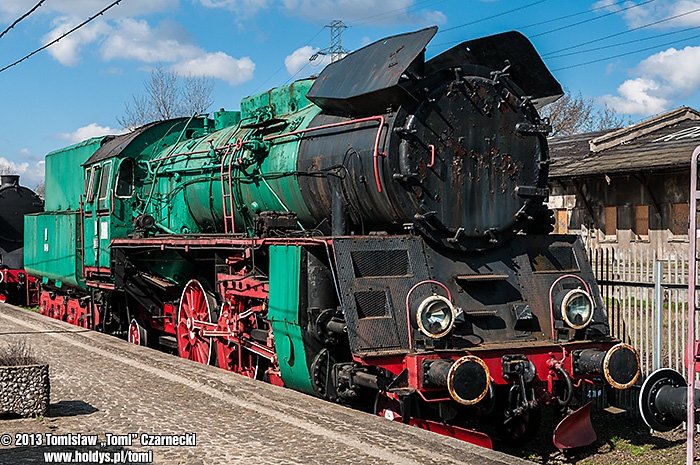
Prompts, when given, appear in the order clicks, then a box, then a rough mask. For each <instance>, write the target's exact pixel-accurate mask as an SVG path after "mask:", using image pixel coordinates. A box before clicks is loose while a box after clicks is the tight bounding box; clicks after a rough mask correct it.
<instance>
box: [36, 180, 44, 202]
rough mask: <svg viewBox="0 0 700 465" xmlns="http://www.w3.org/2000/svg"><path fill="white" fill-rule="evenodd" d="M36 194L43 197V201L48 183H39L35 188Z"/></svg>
mask: <svg viewBox="0 0 700 465" xmlns="http://www.w3.org/2000/svg"><path fill="white" fill-rule="evenodd" d="M34 192H36V195H38V196H39V197H41V198H42V199H43V198H44V194H45V193H46V182H45V181H39V183H38V184H37V185H36V187H35V188H34Z"/></svg>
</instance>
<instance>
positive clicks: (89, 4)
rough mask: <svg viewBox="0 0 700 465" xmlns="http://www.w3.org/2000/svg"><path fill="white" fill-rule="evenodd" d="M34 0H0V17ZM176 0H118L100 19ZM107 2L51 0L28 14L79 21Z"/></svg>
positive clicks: (11, 16)
mask: <svg viewBox="0 0 700 465" xmlns="http://www.w3.org/2000/svg"><path fill="white" fill-rule="evenodd" d="M36 3H37V1H36V0H0V21H6V22H11V21H14V20H15V19H17V18H18V17H20V16H21V15H23V14H24V13H26V12H28V11H29V10H31V9H32V7H34V5H36ZM179 3H180V1H179V0H148V1H137V2H133V1H132V2H121V3H120V4H119V5H116V6H115V7H113V8H111V9H110V10H108V11H107V12H106V13H105V14H104V16H103V17H102V18H103V19H107V20H108V19H113V18H117V17H126V16H141V15H146V14H151V13H156V12H162V11H172V10H174V9H175V8H177V7H178V5H179ZM107 5H109V2H105V1H104V0H51V1H48V2H45V3H44V4H42V5H41V6H40V7H39V8H38V9H37V10H36V11H35V12H34V13H32V15H33V16H34V15H37V16H38V15H52V16H54V15H58V16H76V17H79V18H80V21H79V22H82V21H83V20H85V19H87V18H88V17H90V16H92V15H94V14H95V13H97V12H98V11H101V10H102V9H104V8H105V7H106V6H107Z"/></svg>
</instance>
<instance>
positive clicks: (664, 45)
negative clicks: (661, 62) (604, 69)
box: [552, 34, 700, 71]
mask: <svg viewBox="0 0 700 465" xmlns="http://www.w3.org/2000/svg"><path fill="white" fill-rule="evenodd" d="M698 37H700V34H697V35H694V36H691V37H686V38H684V39H679V40H674V41H672V42H666V43H664V44H658V45H654V46H651V47H646V48H637V49H634V50H632V51H630V52H625V53H620V54H617V55H612V56H609V57H605V58H598V59H595V60H590V61H586V62H583V63H578V64H575V65H569V66H562V67H561V68H556V69H553V70H552V71H561V70H564V69H571V68H578V67H580V66H585V65H590V64H593V63H599V62H601V61H607V60H612V59H613V58H620V57H624V56H627V55H634V54H635V53H640V52H648V51H649V50H655V49H658V48H659V47H667V46H669V45H674V44H677V43H678V42H684V41H686V40H691V39H697V38H698Z"/></svg>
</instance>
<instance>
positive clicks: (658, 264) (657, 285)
mask: <svg viewBox="0 0 700 465" xmlns="http://www.w3.org/2000/svg"><path fill="white" fill-rule="evenodd" d="M663 277H664V264H663V262H662V261H661V260H657V257H656V253H654V323H653V325H654V326H653V328H654V333H653V334H654V337H653V342H652V347H653V349H652V353H653V356H652V362H651V363H652V371H656V370H658V369H659V368H661V353H662V352H663V344H664V338H663V328H664V293H663V292H664V291H663V289H662V287H661V283H662V282H663Z"/></svg>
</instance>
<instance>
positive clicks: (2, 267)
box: [0, 174, 44, 305]
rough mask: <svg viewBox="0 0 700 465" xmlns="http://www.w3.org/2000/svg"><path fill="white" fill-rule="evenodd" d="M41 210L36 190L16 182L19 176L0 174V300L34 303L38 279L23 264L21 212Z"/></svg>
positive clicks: (40, 202) (40, 199)
mask: <svg viewBox="0 0 700 465" xmlns="http://www.w3.org/2000/svg"><path fill="white" fill-rule="evenodd" d="M43 210H44V201H43V200H42V198H41V197H39V196H38V195H37V194H36V192H34V191H32V190H31V189H28V188H26V187H24V186H20V185H19V176H17V175H12V174H2V175H0V302H10V303H13V304H19V305H32V304H33V305H36V304H38V300H37V293H36V290H37V280H36V279H35V278H33V277H27V273H26V272H25V271H24V270H23V269H22V266H23V263H24V215H28V214H32V213H38V212H41V211H43Z"/></svg>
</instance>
